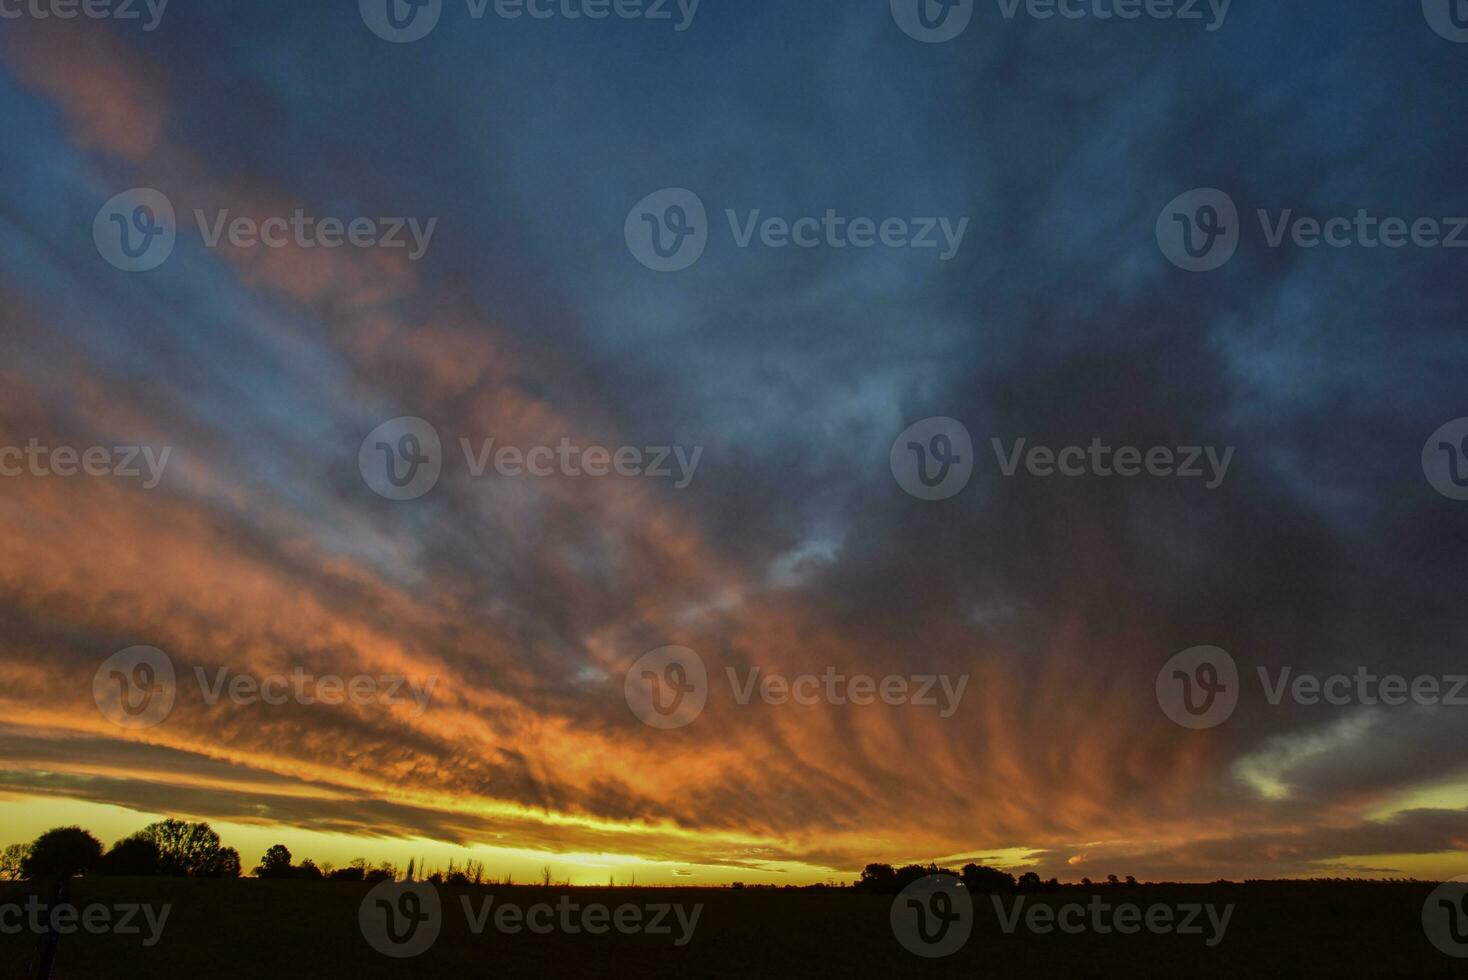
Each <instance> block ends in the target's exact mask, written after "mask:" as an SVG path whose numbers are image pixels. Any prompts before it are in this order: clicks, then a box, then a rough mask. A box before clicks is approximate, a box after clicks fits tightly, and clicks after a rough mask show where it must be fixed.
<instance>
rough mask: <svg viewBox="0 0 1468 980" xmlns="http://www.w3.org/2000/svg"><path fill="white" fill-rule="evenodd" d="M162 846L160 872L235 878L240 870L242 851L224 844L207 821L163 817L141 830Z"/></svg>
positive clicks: (159, 859) (197, 876) (199, 876)
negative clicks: (240, 854)
mask: <svg viewBox="0 0 1468 980" xmlns="http://www.w3.org/2000/svg"><path fill="white" fill-rule="evenodd" d="M136 836H138V837H142V838H145V839H147V840H150V841H152V842H153V843H154V845H156V846H157V848H158V873H159V874H163V875H180V876H182V875H187V876H189V877H195V878H234V877H238V876H239V873H240V870H239V869H240V856H239V852H238V851H235V850H234V849H233V848H227V847H224V846H222V842H221V841H220V840H219V835H218V834H216V833H215V832H214V830H213V829H212V828H211V827H210V826H209V825H208V824H207V823H189V822H188V821H186V820H160V821H159V822H158V823H150V824H148V826H146V827H144V828H143V829H142V830H141V831H139V832H138V833H137V835H136Z"/></svg>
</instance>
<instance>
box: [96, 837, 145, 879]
mask: <svg viewBox="0 0 1468 980" xmlns="http://www.w3.org/2000/svg"><path fill="white" fill-rule="evenodd" d="M160 858H161V855H160V854H159V852H158V844H157V842H156V841H154V840H153V839H152V838H151V837H144V836H143V835H142V834H133V835H132V836H131V837H124V838H123V839H122V840H120V841H118V842H117V843H115V844H113V845H112V849H111V850H109V851H108V852H107V853H106V854H104V855H102V860H100V861H98V862H97V873H98V874H104V875H127V876H130V877H140V876H144V875H156V874H158V872H159V867H160V864H161V860H160Z"/></svg>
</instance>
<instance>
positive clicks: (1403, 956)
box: [0, 878, 1468, 980]
mask: <svg viewBox="0 0 1468 980" xmlns="http://www.w3.org/2000/svg"><path fill="white" fill-rule="evenodd" d="M368 890H369V889H368V886H366V885H362V884H354V883H341V882H299V881H284V882H270V881H256V880H250V879H242V880H225V881H220V880H194V879H166V878H148V879H118V878H114V879H106V878H88V879H77V880H75V881H74V882H73V883H72V897H71V901H72V904H74V905H76V906H78V907H84V906H86V905H88V904H89V903H102V904H106V905H114V906H115V905H119V904H121V903H148V904H151V905H153V906H154V907H155V908H156V907H158V906H161V905H163V904H165V903H167V904H171V905H172V909H171V911H170V913H169V915H168V918H167V920H166V925H165V927H164V929H163V930H162V933H161V939H160V940H159V941H158V942H157V944H156V945H155V946H153V947H152V948H145V947H144V945H143V940H144V938H145V936H146V935H147V934H148V926H147V924H146V922H145V920H142V919H141V917H140V918H139V920H138V921H139V924H140V926H141V929H142V932H141V933H140V934H138V935H131V936H119V935H89V934H87V933H86V932H84V931H78V932H76V933H75V934H72V935H68V936H64V937H63V938H62V939H61V941H60V945H59V948H58V952H57V956H56V963H55V970H54V973H53V976H54V977H56V978H58V980H98V978H107V980H111V978H119V980H124V978H159V977H180V978H189V980H205V978H211V980H212V978H230V977H312V978H336V977H343V978H352V980H368V978H374V977H418V976H425V977H428V976H435V977H444V978H451V977H460V976H463V977H475V976H484V977H571V978H576V977H680V978H683V977H692V978H697V977H760V978H778V977H813V976H815V977H826V976H830V977H845V976H863V977H865V976H874V977H875V976H884V977H885V976H900V977H907V976H918V977H922V976H948V977H973V978H981V977H995V976H999V977H1009V976H1013V977H1031V978H1033V977H1052V976H1053V977H1065V976H1079V977H1090V976H1117V977H1130V976H1143V977H1213V976H1217V977H1226V976H1264V977H1279V976H1283V977H1327V976H1330V977H1340V976H1373V977H1436V976H1443V977H1446V976H1468V960H1455V959H1452V958H1450V957H1448V956H1446V955H1444V954H1443V953H1441V952H1439V951H1438V950H1436V949H1435V948H1433V946H1432V945H1430V943H1429V942H1428V940H1427V938H1426V937H1425V935H1424V932H1423V927H1422V924H1421V918H1420V916H1421V910H1422V905H1423V902H1424V900H1425V899H1426V898H1427V895H1428V893H1429V892H1430V891H1431V890H1432V886H1431V885H1428V884H1415V883H1402V884H1396V883H1390V884H1364V883H1363V884H1354V883H1330V884H1321V883H1294V882H1279V883H1262V884H1254V885H1235V886H1223V885H1201V886H1191V885H1179V886H1137V887H1120V888H1107V887H1096V888H1066V889H1063V890H1061V891H1059V892H1049V893H1041V894H1037V895H1028V896H1024V897H1025V900H1026V907H1028V906H1029V905H1033V904H1036V903H1039V904H1045V905H1050V906H1056V905H1062V904H1065V903H1069V902H1079V903H1082V904H1085V903H1088V902H1090V900H1091V897H1092V896H1093V895H1099V896H1101V897H1102V899H1103V900H1104V901H1105V902H1107V903H1109V904H1111V905H1113V906H1115V905H1120V904H1122V903H1132V904H1135V905H1138V906H1144V907H1145V906H1148V905H1152V904H1154V903H1204V904H1208V903H1211V904H1213V905H1215V906H1216V907H1222V906H1224V905H1227V904H1229V903H1232V904H1233V905H1234V906H1235V909H1234V912H1233V915H1232V919H1231V921H1230V922H1229V923H1228V927H1227V930H1226V933H1225V935H1224V938H1223V939H1222V941H1221V942H1219V943H1218V944H1217V945H1216V946H1215V947H1212V948H1209V947H1208V946H1207V945H1206V941H1207V940H1208V939H1209V938H1210V936H1211V935H1212V932H1213V930H1212V929H1211V928H1210V927H1209V926H1208V925H1207V920H1206V918H1204V919H1203V920H1202V922H1203V934H1202V935H1189V936H1180V935H1154V934H1149V933H1147V932H1146V931H1142V932H1139V933H1137V934H1135V935H1120V934H1116V933H1113V934H1110V935H1098V934H1096V933H1095V932H1093V931H1090V930H1088V931H1086V932H1085V933H1083V934H1080V935H1067V934H1063V933H1061V932H1059V931H1054V932H1051V933H1049V934H1046V935H1040V934H1034V933H1030V932H1028V931H1027V930H1026V929H1025V927H1024V926H1023V925H1021V926H1020V927H1019V929H1018V930H1017V931H1016V932H1015V933H1014V934H1012V935H1006V934H1005V933H1004V932H1003V931H1002V930H1001V928H1000V926H999V922H998V919H997V917H996V914H995V909H994V907H993V905H992V902H991V900H990V898H989V896H985V895H976V896H974V909H975V918H974V928H973V933H972V935H971V937H970V938H969V940H968V942H967V944H966V945H965V946H964V947H963V948H962V949H961V950H960V951H959V952H957V953H955V954H953V955H951V956H948V957H946V958H943V959H935V960H926V959H922V958H920V957H917V956H915V955H913V954H912V953H909V952H907V951H906V950H904V949H903V948H902V947H901V946H900V945H899V944H898V942H897V940H896V939H895V938H894V935H893V932H892V929H891V927H890V925H889V918H888V916H889V909H890V907H891V904H892V899H891V898H890V897H887V896H877V895H867V894H858V893H854V892H852V891H850V890H827V891H822V890H788V891H787V890H780V891H772V890H756V889H749V890H731V889H696V888H688V889H682V888H678V889H673V888H656V889H653V888H616V889H608V888H572V889H564V888H536V887H485V888H473V887H467V888H453V887H443V888H440V889H439V894H440V896H441V898H442V902H443V917H442V919H443V926H442V932H441V934H440V935H439V936H438V938H437V941H436V942H435V943H434V944H433V946H432V948H430V949H429V950H428V951H427V952H425V953H423V954H422V955H420V956H417V957H415V958H412V959H392V958H389V957H387V956H384V955H382V954H380V953H378V952H376V951H375V950H374V949H372V948H371V947H370V946H369V945H368V943H367V941H366V940H365V939H364V937H363V934H362V932H361V930H360V928H359V926H358V909H359V906H360V905H361V903H362V901H363V899H364V897H365V896H366V895H367V892H368ZM28 894H30V892H29V890H28V889H27V888H26V887H25V886H23V885H0V904H5V903H15V902H20V903H24V902H25V900H26V896H27V895H28ZM562 895H567V896H569V897H570V900H571V901H573V902H575V903H577V904H578V905H581V906H586V905H588V904H591V903H602V904H604V905H607V906H609V907H613V908H615V907H616V906H619V905H624V904H628V903H632V904H640V905H650V904H660V903H661V904H668V903H674V904H682V905H684V906H685V907H689V908H691V906H693V905H695V904H698V903H701V904H702V905H703V906H704V908H703V911H702V914H701V916H700V918H699V919H698V920H697V923H696V928H695V929H694V931H693V936H692V939H691V941H689V942H688V943H687V945H686V946H684V947H682V948H677V947H675V946H674V939H675V938H676V937H677V936H678V935H679V932H680V929H679V927H678V925H677V923H676V920H672V919H670V920H669V921H670V922H671V923H672V934H671V935H660V936H649V935H623V934H618V933H617V932H616V931H614V930H612V931H608V932H607V933H606V934H604V935H588V934H585V933H582V934H579V935H568V934H565V933H564V932H562V931H560V930H557V931H555V932H552V933H550V934H545V935H536V934H532V933H530V932H529V931H524V930H522V931H521V932H520V933H518V934H516V935H509V934H505V933H501V932H498V931H496V929H495V927H494V924H493V923H492V922H491V923H489V924H488V926H487V927H486V928H485V929H484V931H483V932H482V933H481V934H479V935H475V934H473V933H472V932H471V931H470V928H469V924H468V920H467V918H466V915H465V913H464V909H463V906H462V904H461V899H462V897H464V896H468V897H470V899H471V901H473V902H474V903H480V902H482V901H483V899H484V898H486V897H489V896H493V897H494V898H495V903H496V905H495V906H494V907H498V906H500V905H503V904H504V903H506V902H511V903H514V904H516V905H519V906H520V907H522V908H528V907H530V906H532V905H536V904H539V903H549V904H552V905H554V904H555V903H556V901H557V900H558V899H559V898H560V896H562ZM1015 898H1016V896H1004V897H1003V900H1004V902H1005V909H1006V911H1007V910H1009V909H1011V908H1012V906H1011V904H1010V903H1012V902H1013V901H1014V900H1015ZM40 945H41V940H40V938H39V937H37V936H36V935H34V934H33V933H32V932H31V931H30V930H28V929H27V930H24V931H22V932H21V933H20V934H18V935H0V964H3V966H0V976H3V977H5V978H7V980H8V978H12V977H14V978H27V977H31V976H33V975H34V970H35V967H34V962H35V956H36V954H37V952H38V950H39V948H40Z"/></svg>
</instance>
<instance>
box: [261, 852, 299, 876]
mask: <svg viewBox="0 0 1468 980" xmlns="http://www.w3.org/2000/svg"><path fill="white" fill-rule="evenodd" d="M290 876H291V851H290V848H288V847H286V846H285V845H284V844H275V845H273V846H272V847H271V848H270V850H268V851H266V852H265V856H264V857H262V858H261V859H260V866H259V867H258V868H256V869H255V877H256V878H289V877H290Z"/></svg>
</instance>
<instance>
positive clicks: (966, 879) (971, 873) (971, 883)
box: [959, 863, 1014, 893]
mask: <svg viewBox="0 0 1468 980" xmlns="http://www.w3.org/2000/svg"><path fill="white" fill-rule="evenodd" d="M959 877H960V878H962V879H963V884H964V887H965V888H967V889H968V890H969V891H971V892H976V893H977V892H990V893H992V892H1012V891H1014V875H1012V874H1010V873H1009V872H1007V871H1000V870H999V869H997V868H989V867H985V866H984V865H982V864H972V863H970V864H965V865H964V866H963V870H962V871H961V872H959Z"/></svg>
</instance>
